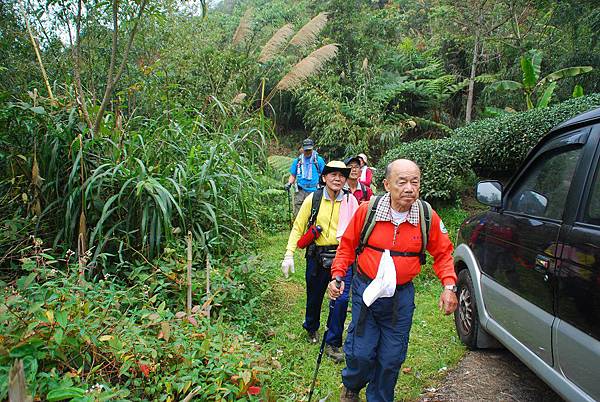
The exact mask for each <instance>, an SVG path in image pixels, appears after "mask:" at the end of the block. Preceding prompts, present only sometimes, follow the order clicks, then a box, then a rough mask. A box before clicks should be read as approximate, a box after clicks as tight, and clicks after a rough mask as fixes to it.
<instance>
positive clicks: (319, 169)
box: [313, 151, 321, 176]
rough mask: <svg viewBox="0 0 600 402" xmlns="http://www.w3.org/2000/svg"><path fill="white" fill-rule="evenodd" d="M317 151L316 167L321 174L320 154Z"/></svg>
mask: <svg viewBox="0 0 600 402" xmlns="http://www.w3.org/2000/svg"><path fill="white" fill-rule="evenodd" d="M313 152H314V153H315V167H316V168H317V173H318V174H319V176H321V166H319V156H320V155H319V154H318V153H317V151H313Z"/></svg>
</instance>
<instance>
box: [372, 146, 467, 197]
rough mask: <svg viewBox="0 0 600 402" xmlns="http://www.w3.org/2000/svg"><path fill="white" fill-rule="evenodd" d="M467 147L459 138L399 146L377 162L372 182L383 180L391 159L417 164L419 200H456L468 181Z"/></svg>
mask: <svg viewBox="0 0 600 402" xmlns="http://www.w3.org/2000/svg"><path fill="white" fill-rule="evenodd" d="M468 154H469V145H468V144H467V143H465V142H464V141H463V140H461V139H460V138H454V137H453V138H444V139H440V140H420V141H415V142H410V143H405V144H401V145H400V146H398V147H396V148H394V149H392V150H390V151H388V152H387V153H386V154H385V156H384V157H383V158H382V159H381V160H380V161H379V164H378V168H377V169H376V175H375V178H376V180H377V182H380V181H381V180H383V176H384V174H385V166H386V165H387V164H388V163H389V162H391V161H393V160H394V159H399V158H404V159H411V160H414V161H415V162H417V164H418V165H419V166H420V167H421V170H422V172H423V177H422V178H421V196H422V197H423V198H426V199H430V200H446V201H451V200H456V199H457V198H458V197H457V196H458V195H459V193H460V192H461V191H462V189H463V188H464V186H465V183H466V182H467V181H469V180H472V177H473V172H472V171H471V170H470V168H469V163H468V161H469V157H468Z"/></svg>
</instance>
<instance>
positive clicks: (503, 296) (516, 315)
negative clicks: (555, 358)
mask: <svg viewBox="0 0 600 402" xmlns="http://www.w3.org/2000/svg"><path fill="white" fill-rule="evenodd" d="M481 291H482V293H483V294H484V295H485V301H486V306H487V308H486V310H487V313H488V314H489V316H490V320H491V321H493V322H495V323H497V324H498V325H500V326H502V328H503V329H505V330H506V331H507V332H508V333H510V334H511V336H513V337H514V338H516V339H518V340H519V342H520V343H521V344H523V345H524V346H525V347H526V348H527V349H529V350H530V351H532V352H533V353H535V354H536V355H537V356H538V357H539V358H540V359H542V360H543V361H544V362H546V364H548V365H549V366H552V323H553V322H554V319H555V317H554V315H552V314H549V313H547V312H546V311H544V310H542V309H541V308H539V307H538V306H536V305H535V304H533V303H531V302H529V301H527V300H525V299H524V298H522V297H521V296H519V295H517V294H516V293H514V292H512V291H511V290H509V289H507V288H505V287H504V286H502V285H500V284H498V282H496V281H494V280H493V279H491V278H490V277H489V276H486V275H484V276H482V278H481ZM486 329H487V326H486Z"/></svg>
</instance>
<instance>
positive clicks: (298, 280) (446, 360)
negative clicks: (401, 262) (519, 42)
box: [257, 208, 466, 401]
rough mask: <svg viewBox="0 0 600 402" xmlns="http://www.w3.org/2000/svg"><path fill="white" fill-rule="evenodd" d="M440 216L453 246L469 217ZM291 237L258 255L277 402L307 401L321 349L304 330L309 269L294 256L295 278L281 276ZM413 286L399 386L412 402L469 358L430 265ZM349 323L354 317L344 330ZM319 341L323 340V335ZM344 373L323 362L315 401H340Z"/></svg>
mask: <svg viewBox="0 0 600 402" xmlns="http://www.w3.org/2000/svg"><path fill="white" fill-rule="evenodd" d="M439 213H440V215H441V216H442V218H443V219H444V223H445V225H446V227H447V228H448V230H449V232H450V236H451V238H452V239H453V240H454V239H455V238H456V230H457V228H458V225H459V224H460V222H462V220H463V219H464V218H465V217H466V213H465V212H464V211H462V210H460V209H456V208H445V209H444V208H442V209H440V210H439ZM287 236H288V233H287V232H286V233H276V234H273V235H272V236H269V237H267V238H265V239H264V241H263V242H262V244H263V246H261V247H260V250H259V255H260V259H261V261H262V266H263V267H264V268H266V269H267V271H268V272H269V274H268V278H267V280H269V281H272V287H271V290H270V291H269V292H267V293H265V294H264V299H263V306H262V310H261V311H260V312H258V313H257V314H258V315H259V316H260V324H258V326H257V330H258V333H259V334H260V335H261V338H262V339H261V342H262V343H263V350H264V351H265V352H267V353H268V354H270V355H271V358H272V359H275V360H276V362H275V366H278V365H279V364H280V365H281V369H279V370H274V372H273V374H272V376H271V379H270V382H269V383H268V384H265V385H266V386H267V387H268V388H269V389H270V391H271V394H272V396H273V397H274V398H275V399H276V400H278V401H298V400H306V398H307V397H308V391H309V388H310V383H311V380H312V376H313V373H314V369H315V364H316V360H317V355H318V353H319V344H317V345H311V344H309V343H307V342H306V339H305V331H304V329H303V328H302V322H303V319H304V303H305V300H306V294H305V284H304V270H305V263H304V256H303V254H302V253H301V252H299V251H298V252H296V255H295V262H296V273H295V274H294V275H292V276H290V279H288V280H285V279H283V277H282V276H281V270H280V267H279V265H280V262H281V258H282V256H283V254H284V250H285V245H286V242H287ZM414 283H415V290H416V300H415V304H416V306H417V308H416V311H415V314H414V320H413V326H412V330H411V339H410V344H409V348H408V355H407V359H406V361H405V363H404V365H403V369H404V371H403V372H401V374H400V376H399V379H398V383H397V386H396V398H397V399H398V400H414V399H415V398H417V397H418V396H419V395H420V394H421V393H422V391H423V390H424V389H425V388H428V387H432V386H436V384H438V383H439V382H440V381H441V380H442V379H443V377H444V376H445V374H446V373H447V371H448V370H450V369H451V368H453V367H454V366H456V364H457V363H458V361H459V360H460V359H461V357H462V356H463V355H464V353H465V347H464V346H462V344H461V343H460V341H459V340H458V337H457V336H456V332H455V329H454V322H453V316H447V317H446V316H444V315H443V314H442V313H440V312H439V311H438V307H437V303H438V298H439V295H440V292H441V285H440V283H439V280H438V279H437V278H436V277H435V275H434V274H433V271H432V269H431V261H428V264H427V265H426V266H425V267H423V271H422V272H421V274H420V275H419V276H418V277H417V278H416V279H415V280H414ZM326 309H327V303H323V310H322V315H321V322H322V327H321V328H323V327H324V322H325V320H326V319H327V311H326ZM349 322H350V315H349V316H348V319H347V321H346V325H347V324H349ZM319 335H320V336H322V331H321V332H320V333H319ZM343 367H344V366H343V364H337V365H336V364H334V363H333V362H332V361H331V360H330V359H328V358H327V357H326V356H324V357H323V361H322V363H321V367H320V369H319V375H318V378H317V384H316V387H315V395H314V397H313V400H315V401H316V400H319V399H322V398H325V397H327V400H329V401H335V400H339V393H340V386H341V370H342V368H343ZM363 393H364V392H363Z"/></svg>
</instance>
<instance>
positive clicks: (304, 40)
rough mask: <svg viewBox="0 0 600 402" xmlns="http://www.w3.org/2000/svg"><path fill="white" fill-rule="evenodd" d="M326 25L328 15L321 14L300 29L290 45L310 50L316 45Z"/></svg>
mask: <svg viewBox="0 0 600 402" xmlns="http://www.w3.org/2000/svg"><path fill="white" fill-rule="evenodd" d="M325 24H327V13H325V12H323V13H319V14H318V15H317V16H316V17H314V18H313V19H312V20H310V21H309V22H307V23H306V25H304V26H303V27H302V28H300V30H299V31H298V32H297V33H296V35H294V37H293V38H292V40H291V41H290V44H292V45H294V46H297V47H299V48H301V49H307V48H309V47H310V46H312V45H313V44H314V43H315V41H316V40H317V36H318V35H319V33H320V32H321V30H322V29H323V28H324V27H325Z"/></svg>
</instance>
